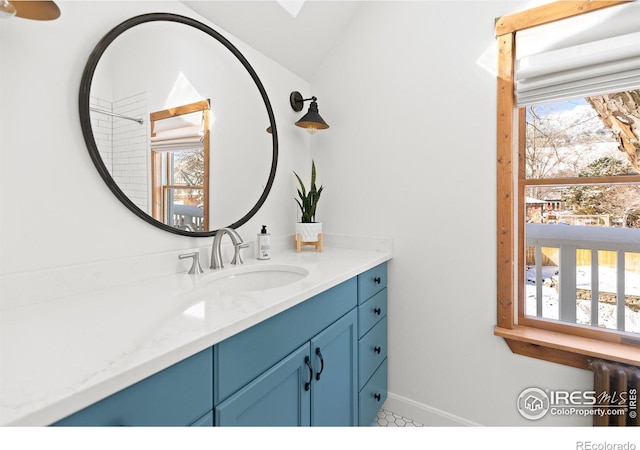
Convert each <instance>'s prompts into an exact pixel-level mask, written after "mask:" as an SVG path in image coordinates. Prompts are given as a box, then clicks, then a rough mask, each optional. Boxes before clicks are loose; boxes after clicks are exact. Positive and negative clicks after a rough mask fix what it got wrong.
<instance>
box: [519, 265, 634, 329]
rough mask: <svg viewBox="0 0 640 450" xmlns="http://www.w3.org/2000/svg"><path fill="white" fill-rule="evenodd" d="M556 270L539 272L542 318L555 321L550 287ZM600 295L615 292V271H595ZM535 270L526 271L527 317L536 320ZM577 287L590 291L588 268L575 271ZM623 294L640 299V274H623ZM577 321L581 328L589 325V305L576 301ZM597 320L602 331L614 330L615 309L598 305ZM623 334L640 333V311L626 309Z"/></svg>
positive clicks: (554, 291) (555, 294) (554, 298)
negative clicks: (541, 284)
mask: <svg viewBox="0 0 640 450" xmlns="http://www.w3.org/2000/svg"><path fill="white" fill-rule="evenodd" d="M557 271H558V268H557V267H555V266H546V267H543V268H542V278H543V286H542V317H544V318H546V319H556V320H557V319H558V315H559V314H558V311H559V308H558V290H557V289H556V287H552V286H551V285H552V280H553V279H554V277H555V280H557ZM598 278H599V290H600V292H616V283H617V273H616V269H615V268H608V267H600V268H599V269H598ZM535 279H536V276H535V267H532V268H530V269H528V270H527V288H526V296H527V297H526V302H525V305H526V315H527V316H536V285H535ZM576 285H577V287H578V288H581V289H587V290H589V289H591V266H580V267H577V268H576ZM625 293H626V294H627V295H640V274H638V273H634V272H625ZM576 316H577V321H578V323H581V324H587V325H590V324H591V301H590V300H577V311H576ZM598 317H599V320H598V321H599V324H600V326H601V327H605V328H610V329H614V330H615V329H617V326H616V307H615V305H609V304H606V303H602V302H601V303H599V305H598ZM625 331H628V332H631V333H640V311H633V310H632V309H631V308H629V307H625Z"/></svg>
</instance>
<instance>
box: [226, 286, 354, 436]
mask: <svg viewBox="0 0 640 450" xmlns="http://www.w3.org/2000/svg"><path fill="white" fill-rule="evenodd" d="M356 304H357V284H356V280H355V278H354V279H352V280H348V281H346V282H344V283H342V284H340V285H338V286H336V287H334V288H332V289H329V290H328V291H325V292H323V293H321V294H319V295H317V296H315V297H313V298H311V299H309V300H307V301H305V302H303V303H301V304H299V305H297V306H295V307H293V308H291V309H289V310H287V311H284V312H283V313H281V314H279V315H277V316H275V317H273V318H271V319H268V320H266V321H264V322H262V323H260V324H258V325H256V326H254V327H252V328H250V329H248V330H246V331H244V332H242V333H240V334H238V335H235V336H233V337H231V338H229V339H228V340H226V341H224V342H222V343H220V344H218V345H216V347H215V351H214V357H215V367H216V372H215V376H214V380H215V383H214V385H215V386H214V398H215V399H216V406H215V424H216V425H220V426H267V425H280V426H305V425H307V426H308V425H312V426H322V425H325V426H329V425H330V426H352V425H357V423H358V412H357V411H358V407H357V405H358V390H357V383H358V381H357V370H358V365H357V356H356V355H357V321H358V319H357V309H356ZM292 345H295V346H296V347H294V349H293V350H292V351H291V350H289V347H291V346H292ZM249 377H251V378H250V381H249V382H247V383H246V384H244V385H241V386H240V387H239V388H238V387H237V385H238V384H239V383H238V380H245V379H246V378H249ZM236 389H237V390H236Z"/></svg>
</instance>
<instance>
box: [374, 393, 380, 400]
mask: <svg viewBox="0 0 640 450" xmlns="http://www.w3.org/2000/svg"><path fill="white" fill-rule="evenodd" d="M373 398H375V399H376V400H377V401H380V399H381V398H382V396H381V395H380V394H373Z"/></svg>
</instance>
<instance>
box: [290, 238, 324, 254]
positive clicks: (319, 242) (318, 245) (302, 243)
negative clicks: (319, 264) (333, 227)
mask: <svg viewBox="0 0 640 450" xmlns="http://www.w3.org/2000/svg"><path fill="white" fill-rule="evenodd" d="M305 245H313V246H314V247H315V248H316V251H318V252H321V251H322V233H318V240H317V241H303V240H302V235H301V234H300V233H296V252H297V253H300V251H301V250H302V247H303V246H305Z"/></svg>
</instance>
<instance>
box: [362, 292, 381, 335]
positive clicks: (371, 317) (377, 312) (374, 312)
mask: <svg viewBox="0 0 640 450" xmlns="http://www.w3.org/2000/svg"><path fill="white" fill-rule="evenodd" d="M386 315H387V288H384V289H383V290H381V291H380V292H378V293H377V294H376V295H374V296H373V297H371V298H370V299H369V300H367V301H366V302H364V303H363V304H362V305H360V306H358V339H360V338H361V337H362V336H364V334H365V333H366V332H367V331H369V330H370V329H371V327H373V326H374V325H375V324H376V323H378V322H379V321H380V319H382V318H383V317H384V316H386Z"/></svg>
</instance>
